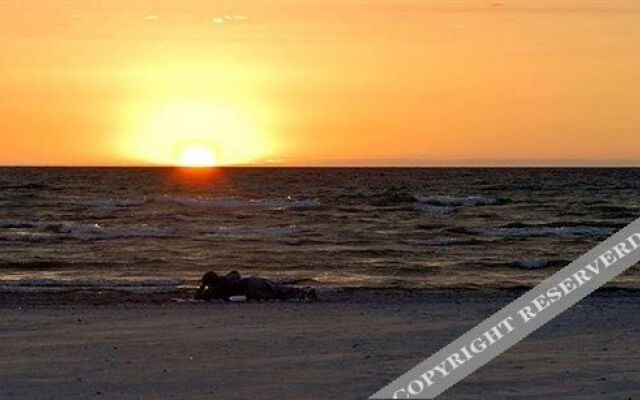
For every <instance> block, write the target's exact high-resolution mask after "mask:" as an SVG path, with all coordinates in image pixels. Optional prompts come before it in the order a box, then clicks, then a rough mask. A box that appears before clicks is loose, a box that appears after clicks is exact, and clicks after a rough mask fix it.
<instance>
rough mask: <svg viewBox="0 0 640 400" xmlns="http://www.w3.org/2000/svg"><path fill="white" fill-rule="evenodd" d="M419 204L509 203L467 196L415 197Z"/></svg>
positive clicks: (486, 197)
mask: <svg viewBox="0 0 640 400" xmlns="http://www.w3.org/2000/svg"><path fill="white" fill-rule="evenodd" d="M414 197H415V199H416V201H418V202H419V203H424V204H429V205H433V206H449V207H451V206H454V207H474V206H483V205H491V204H503V203H505V202H507V201H506V200H505V199H500V198H497V197H488V196H466V197H453V196H446V195H421V194H417V195H415V196H414Z"/></svg>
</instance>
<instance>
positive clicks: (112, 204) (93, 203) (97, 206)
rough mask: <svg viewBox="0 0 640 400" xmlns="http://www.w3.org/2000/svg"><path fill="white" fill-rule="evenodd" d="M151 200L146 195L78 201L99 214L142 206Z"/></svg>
mask: <svg viewBox="0 0 640 400" xmlns="http://www.w3.org/2000/svg"><path fill="white" fill-rule="evenodd" d="M148 202H149V199H148V198H147V197H146V196H143V197H140V198H117V199H115V198H108V199H90V200H82V201H79V202H78V203H79V204H81V205H84V206H86V207H89V209H91V211H93V212H95V213H98V214H108V213H112V212H115V211H118V210H121V209H123V208H127V207H136V206H142V205H145V204H147V203H148Z"/></svg>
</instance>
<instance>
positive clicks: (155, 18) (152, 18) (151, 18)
mask: <svg viewBox="0 0 640 400" xmlns="http://www.w3.org/2000/svg"><path fill="white" fill-rule="evenodd" d="M144 20H145V21H153V22H156V21H159V20H160V17H158V16H157V15H145V17H144Z"/></svg>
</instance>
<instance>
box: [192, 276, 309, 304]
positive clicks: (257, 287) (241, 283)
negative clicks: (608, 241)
mask: <svg viewBox="0 0 640 400" xmlns="http://www.w3.org/2000/svg"><path fill="white" fill-rule="evenodd" d="M232 296H246V297H247V300H307V301H315V300H317V299H318V296H317V294H316V291H315V289H311V288H304V289H301V288H296V287H292V286H287V285H283V284H280V283H277V282H274V281H271V280H268V279H262V278H255V277H248V278H243V277H241V276H240V273H239V272H238V271H231V272H229V273H228V274H227V275H225V276H219V275H218V274H216V273H215V272H213V271H209V272H207V273H206V274H204V276H203V277H202V284H201V285H200V288H199V289H198V290H197V292H196V294H195V298H196V300H207V301H209V300H227V301H228V300H229V298H230V297H232Z"/></svg>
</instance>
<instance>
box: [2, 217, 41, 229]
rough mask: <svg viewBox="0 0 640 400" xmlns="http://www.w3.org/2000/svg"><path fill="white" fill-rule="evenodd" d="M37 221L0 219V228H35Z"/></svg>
mask: <svg viewBox="0 0 640 400" xmlns="http://www.w3.org/2000/svg"><path fill="white" fill-rule="evenodd" d="M38 226H39V224H38V222H37V221H27V220H19V219H0V228H14V229H16V228H22V229H24V228H37V227H38Z"/></svg>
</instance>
